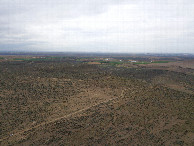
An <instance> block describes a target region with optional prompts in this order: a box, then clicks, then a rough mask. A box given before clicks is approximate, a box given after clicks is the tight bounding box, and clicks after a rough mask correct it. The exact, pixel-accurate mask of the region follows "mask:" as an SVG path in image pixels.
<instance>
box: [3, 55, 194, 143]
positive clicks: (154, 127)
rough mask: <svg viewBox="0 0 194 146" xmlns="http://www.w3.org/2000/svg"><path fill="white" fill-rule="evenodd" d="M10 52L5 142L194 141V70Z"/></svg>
mask: <svg viewBox="0 0 194 146" xmlns="http://www.w3.org/2000/svg"><path fill="white" fill-rule="evenodd" d="M6 58H8V60H7V61H2V62H0V104H1V105H0V111H1V115H0V123H1V127H0V139H1V141H0V143H1V145H17V144H18V145H31V144H33V145H69V144H71V145H91V144H92V145H192V143H193V142H194V141H193V136H194V133H193V132H194V131H193V130H194V127H193V119H192V113H193V111H194V105H193V103H194V102H193V99H194V98H193V97H194V95H193V91H194V88H193V84H194V75H192V72H193V70H192V68H190V70H189V72H188V69H186V68H181V69H180V67H179V66H178V67H177V68H175V67H174V68H175V69H174V70H171V67H169V69H168V68H167V67H168V66H164V67H163V66H162V67H160V66H159V67H160V68H159V67H158V66H157V63H167V65H169V64H170V63H168V61H156V62H153V64H154V65H156V66H153V67H152V66H151V67H149V66H147V65H150V64H147V63H146V61H142V62H143V64H136V63H132V64H131V63H128V61H127V59H126V58H123V59H122V57H112V58H111V59H112V60H113V61H112V60H111V61H103V60H102V56H100V57H99V58H98V56H96V57H93V58H87V57H80V56H79V57H75V56H73V57H69V56H68V57H66V56H65V57H64V56H56V57H55V56H46V57H43V58H41V57H37V56H36V57H34V58H32V57H31V56H29V57H28V56H24V57H22V56H19V57H18V56H10V57H9V56H7V57H6ZM80 58H81V59H80ZM83 58H84V59H83ZM104 58H107V57H104ZM137 58H138V57H137ZM139 58H140V59H142V57H139ZM120 59H122V60H124V61H122V62H121V61H119V60H120ZM147 60H151V59H150V58H147ZM93 61H94V62H97V63H89V64H88V62H93ZM142 62H141V63H142ZM138 63H140V62H138ZM155 63H156V64H155ZM141 65H142V66H141ZM173 65H174V64H173Z"/></svg>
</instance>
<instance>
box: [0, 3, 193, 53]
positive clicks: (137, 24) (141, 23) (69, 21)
mask: <svg viewBox="0 0 194 146" xmlns="http://www.w3.org/2000/svg"><path fill="white" fill-rule="evenodd" d="M193 46H194V1H193V0H163V1H160V0H149V1H148V0H134V1H129V0H106V1H105V0H84V1H81V0H71V1H69V0H55V1H53V0H39V1H34V0H0V51H5V50H18V51H20V50H22V51H24V50H26V51H33V50H42V51H43V50H44V51H46V50H47V49H48V51H94V52H98V51H100V52H162V53H165V52H168V53H169V52H179V53H181V52H187V53H194V48H193Z"/></svg>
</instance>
